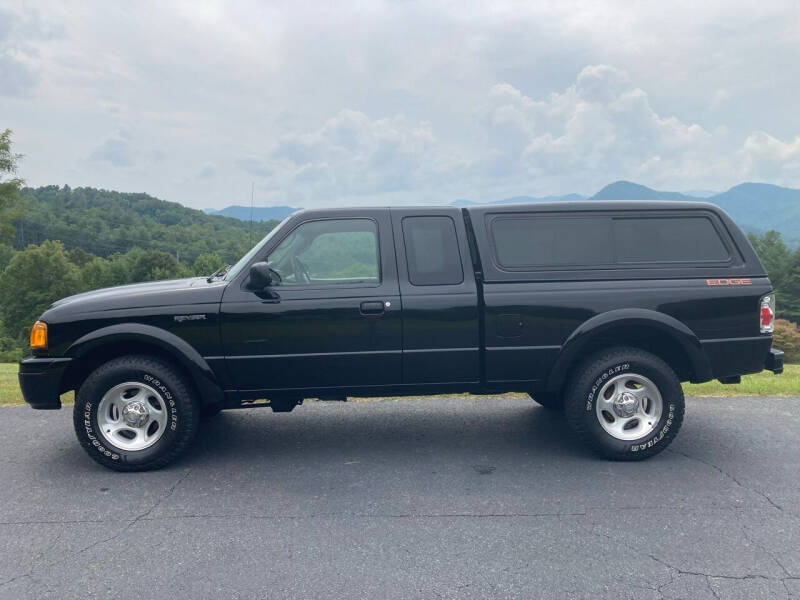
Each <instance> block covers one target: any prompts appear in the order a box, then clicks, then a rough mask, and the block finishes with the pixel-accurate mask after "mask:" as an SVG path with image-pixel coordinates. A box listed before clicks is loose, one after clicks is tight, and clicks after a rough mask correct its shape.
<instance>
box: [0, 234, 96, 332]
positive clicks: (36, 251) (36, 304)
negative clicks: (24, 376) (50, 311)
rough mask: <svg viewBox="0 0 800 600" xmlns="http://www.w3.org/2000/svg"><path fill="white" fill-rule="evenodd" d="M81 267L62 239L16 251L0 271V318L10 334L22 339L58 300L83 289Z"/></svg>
mask: <svg viewBox="0 0 800 600" xmlns="http://www.w3.org/2000/svg"><path fill="white" fill-rule="evenodd" d="M84 289H85V287H84V283H83V280H82V278H81V273H80V270H79V269H78V267H76V266H75V265H74V264H72V263H71V262H69V260H68V259H67V256H66V253H65V252H64V246H63V245H62V244H61V242H51V241H47V242H44V243H43V244H42V245H41V246H28V247H27V248H25V250H23V251H21V252H17V253H16V254H15V255H14V257H13V258H12V259H11V262H9V263H8V266H7V267H6V268H5V270H4V271H3V273H2V275H0V318H1V319H2V320H3V322H4V323H5V327H6V331H7V333H8V335H9V336H10V337H13V338H16V339H20V340H21V339H23V338H24V337H25V336H26V335H27V332H28V330H29V329H30V326H31V325H32V324H33V322H34V321H35V320H36V319H37V318H38V317H39V315H40V314H41V313H42V312H43V311H44V310H45V309H46V308H47V307H48V306H49V305H50V304H51V303H52V302H54V301H55V300H58V299H59V298H63V297H65V296H71V295H72V294H77V293H79V292H82V291H84Z"/></svg>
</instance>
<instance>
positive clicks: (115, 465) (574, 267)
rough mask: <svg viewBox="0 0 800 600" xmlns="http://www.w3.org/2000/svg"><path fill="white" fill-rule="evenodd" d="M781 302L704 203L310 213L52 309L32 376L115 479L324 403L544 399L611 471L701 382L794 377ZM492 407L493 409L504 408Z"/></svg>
mask: <svg viewBox="0 0 800 600" xmlns="http://www.w3.org/2000/svg"><path fill="white" fill-rule="evenodd" d="M774 316H775V294H774V292H773V288H772V285H771V283H770V280H769V279H768V278H767V275H766V273H765V271H764V268H763V266H762V265H761V262H760V261H759V259H758V257H757V256H756V254H755V252H754V251H753V248H752V247H751V246H750V244H749V242H748V241H747V238H746V237H745V236H744V235H743V234H742V232H741V231H740V229H739V228H738V227H737V226H736V225H735V224H734V223H733V221H732V220H731V219H730V218H729V217H728V216H727V215H726V214H725V213H724V212H723V211H722V210H720V209H719V208H717V207H716V206H713V205H711V204H705V203H689V202H685V203H684V202H633V201H627V202H583V203H557V204H532V205H504V206H484V207H474V208H467V209H460V208H455V207H425V208H349V209H320V210H302V211H299V212H296V213H294V214H293V215H291V216H289V217H288V218H287V219H286V220H284V221H283V222H282V223H281V224H280V225H279V226H277V227H276V228H275V229H274V230H272V231H271V232H270V233H269V235H267V236H266V237H265V238H264V239H263V240H262V241H261V242H259V243H258V244H256V246H255V247H254V248H253V249H252V250H250V252H248V253H247V254H246V255H245V256H243V257H242V258H241V260H239V261H238V262H237V263H236V264H235V265H233V266H232V267H228V268H226V269H221V270H220V271H219V272H217V273H215V274H214V275H212V276H210V277H208V278H192V279H181V280H175V281H160V282H152V283H141V284H135V285H127V286H121V287H115V288H109V289H102V290H96V291H92V292H87V293H83V294H78V295H75V296H71V297H69V298H64V299H63V300H59V301H57V302H55V303H54V304H52V306H50V307H49V308H48V309H47V310H46V311H45V312H44V314H42V315H41V318H40V319H39V321H37V322H36V324H34V325H33V327H32V329H31V336H30V346H31V356H29V357H28V358H25V359H24V360H23V361H22V363H21V366H20V374H19V379H20V385H21V388H22V392H23V395H24V397H25V400H26V401H27V402H28V403H29V404H30V405H31V406H32V407H33V408H36V409H57V408H60V407H61V401H60V395H61V394H63V393H64V392H67V391H69V390H75V404H74V408H73V411H74V413H73V414H74V426H75V433H76V434H77V437H78V440H79V441H80V443H81V445H82V446H83V447H84V448H85V449H86V451H87V452H88V454H89V456H91V457H92V458H93V459H94V460H96V461H97V462H99V463H100V464H102V465H105V466H107V467H110V468H112V469H117V470H126V471H131V470H144V469H153V468H158V467H161V466H164V465H166V464H167V463H169V462H170V461H172V460H174V459H175V458H177V457H178V456H179V455H180V454H181V453H182V452H184V451H185V450H186V449H187V447H189V444H190V442H191V441H192V438H193V437H194V436H195V433H196V432H197V430H198V427H199V424H200V420H201V417H203V416H211V415H213V414H215V413H217V412H219V411H220V410H223V409H240V408H247V407H256V406H268V407H271V408H272V410H273V411H275V412H277V413H281V412H288V411H291V410H292V409H293V408H295V407H296V406H298V405H300V404H301V403H302V402H303V400H304V399H306V398H319V399H328V400H333V399H342V400H343V399H346V398H347V397H348V396H365V397H370V396H373V397H376V396H391V395H409V394H415V395H416V394H443V393H457V392H462V393H463V392H467V393H472V394H501V393H504V392H525V393H528V394H530V395H531V396H532V398H533V399H535V400H536V401H537V402H538V403H539V404H541V405H543V406H544V407H547V408H549V409H553V410H561V411H563V413H564V416H565V418H566V419H567V420H568V422H569V423H570V424H571V425H572V427H573V428H574V430H575V431H576V432H577V436H578V437H579V438H581V439H582V440H583V441H584V442H585V443H587V444H588V446H589V447H591V448H592V449H593V450H594V451H596V452H597V453H599V454H600V455H601V456H604V457H606V458H609V459H614V460H639V459H644V458H647V457H650V456H653V455H655V454H657V453H659V452H660V451H661V450H663V449H664V448H665V447H666V446H667V445H668V444H669V443H670V442H671V441H672V439H673V438H674V437H675V435H676V434H677V433H678V430H679V429H680V426H681V422H682V420H683V418H684V397H683V392H682V389H681V382H682V381H691V382H702V381H709V380H711V379H718V380H720V381H722V382H723V383H733V382H737V381H739V380H740V377H741V376H742V375H745V374H748V373H757V372H759V371H762V370H764V369H768V370H770V371H773V372H774V373H780V372H781V371H782V367H783V354H782V352H780V351H779V350H775V349H772V348H771V344H772V330H773V322H774ZM489 406H490V405H489Z"/></svg>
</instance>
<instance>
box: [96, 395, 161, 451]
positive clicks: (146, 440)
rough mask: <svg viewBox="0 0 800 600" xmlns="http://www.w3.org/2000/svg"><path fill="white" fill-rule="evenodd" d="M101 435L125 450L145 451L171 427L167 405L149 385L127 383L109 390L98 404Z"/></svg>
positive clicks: (109, 442) (98, 422) (98, 421)
mask: <svg viewBox="0 0 800 600" xmlns="http://www.w3.org/2000/svg"><path fill="white" fill-rule="evenodd" d="M97 425H98V430H99V431H100V435H102V436H103V438H105V441H106V442H107V443H108V444H111V445H112V446H116V447H117V448H121V449H122V450H144V449H145V448H149V447H150V446H152V445H153V444H155V443H156V442H157V441H158V440H160V439H161V436H162V435H164V432H165V431H166V428H167V405H166V403H165V402H164V398H163V397H162V396H161V394H160V393H158V392H157V391H156V390H155V389H153V388H152V387H150V386H149V385H145V384H143V383H138V382H133V381H131V382H126V383H120V384H119V385H115V386H114V387H112V388H111V389H110V390H108V391H107V392H106V393H105V394H104V395H103V398H102V399H101V400H100V404H99V406H98V407H97Z"/></svg>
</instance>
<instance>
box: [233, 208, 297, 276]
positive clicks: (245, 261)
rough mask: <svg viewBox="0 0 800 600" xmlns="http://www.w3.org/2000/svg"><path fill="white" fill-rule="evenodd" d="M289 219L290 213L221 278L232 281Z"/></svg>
mask: <svg viewBox="0 0 800 600" xmlns="http://www.w3.org/2000/svg"><path fill="white" fill-rule="evenodd" d="M289 219H291V215H289V216H288V217H286V218H285V219H284V220H283V221H281V222H280V223H278V224H277V225H276V226H275V228H274V229H273V230H272V231H270V232H269V233H268V234H267V235H265V236H264V239H262V240H261V241H260V242H258V243H257V244H256V245H255V246H253V247H252V248H251V249H250V251H249V252H248V253H247V254H245V255H244V256H243V257H242V258H240V259H239V260H238V261H237V263H236V264H235V265H233V266H232V267H231V268H230V269H228V272H227V273H225V277H223V279H224V280H225V281H233V280H234V279H236V276H237V275H238V274H239V271H241V270H242V269H244V268H245V267H246V266H247V264H248V263H249V262H250V261H251V260H253V257H254V256H255V255H256V254H258V253H259V251H260V250H261V248H263V247H264V244H266V243H267V242H268V241H269V240H271V239H272V236H273V235H275V233H276V232H277V231H278V230H280V229H281V228H282V227H283V225H284V224H285V223H286V221H288V220H289Z"/></svg>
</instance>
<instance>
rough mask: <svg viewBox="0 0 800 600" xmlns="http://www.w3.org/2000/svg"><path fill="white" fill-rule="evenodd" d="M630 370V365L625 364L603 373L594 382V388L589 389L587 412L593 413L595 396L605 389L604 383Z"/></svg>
mask: <svg viewBox="0 0 800 600" xmlns="http://www.w3.org/2000/svg"><path fill="white" fill-rule="evenodd" d="M630 368H631V365H630V363H627V362H623V363H620V364H618V365H615V366H613V367H611V368H610V369H606V370H605V371H603V373H602V374H601V375H600V376H599V377H598V378H597V379H595V380H594V382H593V383H592V387H591V388H590V389H589V394H588V395H587V396H586V411H587V412H591V411H593V410H594V401H595V394H597V390H599V389H600V388H601V387H603V383H604V382H605V381H606V380H608V378H609V377H613V376H614V375H619V374H620V373H623V372H625V371H628V370H630Z"/></svg>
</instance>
